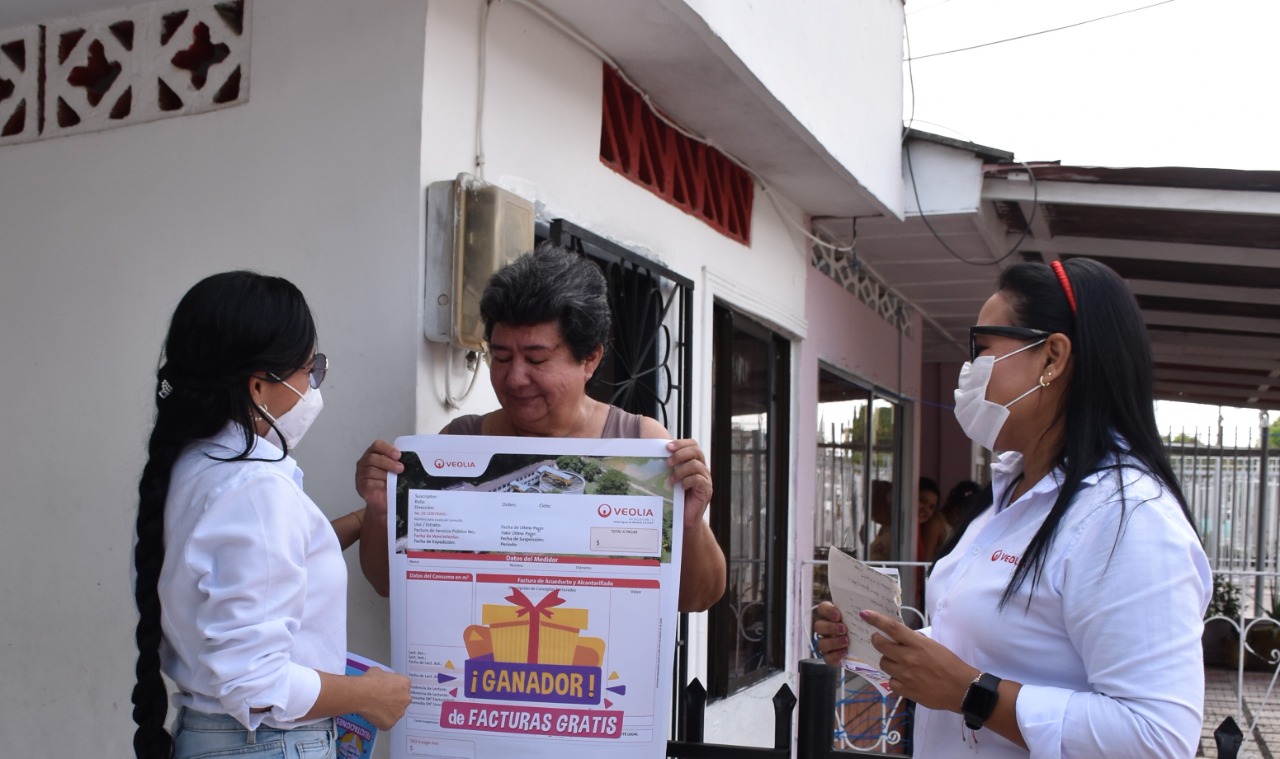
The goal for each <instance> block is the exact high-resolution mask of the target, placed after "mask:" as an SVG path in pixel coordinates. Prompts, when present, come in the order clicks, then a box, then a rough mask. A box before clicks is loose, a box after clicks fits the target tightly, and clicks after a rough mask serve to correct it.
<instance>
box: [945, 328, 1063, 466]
mask: <svg viewBox="0 0 1280 759" xmlns="http://www.w3.org/2000/svg"><path fill="white" fill-rule="evenodd" d="M1042 343H1044V340H1039V341H1037V342H1034V343H1031V344H1030V345H1024V346H1022V347H1021V348H1019V349H1017V350H1016V351H1014V352H1013V353H1006V354H1004V355H1003V356H1001V357H1000V358H993V357H991V356H979V357H978V358H976V359H974V360H973V361H966V362H964V366H962V367H961V368H960V379H959V380H958V381H957V382H956V385H957V387H956V391H955V399H956V421H957V422H959V423H960V429H962V430H964V434H965V435H968V436H969V439H970V440H972V441H973V442H975V443H977V444H978V445H980V446H982V447H983V448H986V449H987V450H988V451H994V450H995V446H996V437H997V436H998V435H999V434H1000V428H1001V427H1003V426H1004V421H1005V420H1006V419H1008V418H1009V407H1010V406H1012V405H1013V404H1015V403H1017V402H1018V401H1020V400H1022V399H1023V398H1026V397H1027V396H1028V395H1031V394H1032V393H1034V392H1035V391H1037V390H1039V389H1040V387H1041V386H1040V385H1039V384H1037V385H1036V386H1035V387H1033V388H1031V389H1030V390H1028V391H1027V392H1025V393H1023V394H1022V395H1019V396H1018V397H1017V398H1014V399H1013V400H1011V401H1009V402H1008V403H1006V404H1005V405H1003V406H1001V405H1000V404H999V403H993V402H991V401H989V400H987V383H989V382H990V381H991V370H992V369H994V368H995V364H996V362H997V361H1003V360H1004V359H1006V358H1008V357H1010V356H1015V355H1017V354H1019V353H1021V352H1023V351H1025V350H1030V349H1032V348H1034V347H1036V346H1037V345H1040V344H1042Z"/></svg>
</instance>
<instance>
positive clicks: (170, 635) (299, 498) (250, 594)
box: [133, 271, 409, 759]
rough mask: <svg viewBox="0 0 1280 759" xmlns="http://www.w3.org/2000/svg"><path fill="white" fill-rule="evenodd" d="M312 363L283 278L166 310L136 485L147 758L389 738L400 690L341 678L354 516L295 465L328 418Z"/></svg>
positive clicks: (304, 321)
mask: <svg viewBox="0 0 1280 759" xmlns="http://www.w3.org/2000/svg"><path fill="white" fill-rule="evenodd" d="M315 349H316V330H315V324H314V322H313V321H312V318H311V311H310V310H309V309H308V307H307V303H306V301H305V300H304V299H303V297H302V293H301V292H299V291H298V289H297V288H296V287H294V286H293V285H292V284H291V283H289V282H288V281H286V280H284V279H280V278H278V277H266V276H262V275H260V274H255V273H253V272H246V271H236V272H228V273H225V274H216V275H214V276H211V277H208V278H207V279H204V280H202V281H201V282H199V283H197V284H196V285H195V286H194V287H192V288H191V290H190V291H188V292H187V294H186V295H185V296H183V298H182V300H181V302H179V303H178V307H177V309H176V310H175V311H174V314H173V320H172V322H171V323H170V326H169V333H168V336H167V337H166V339H165V345H164V355H163V361H162V364H161V366H160V369H159V370H158V372H157V376H156V416H155V427H154V428H153V430H152V432H151V439H150V442H149V444H148V460H147V464H146V467H145V468H144V469H143V472H142V478H141V481H140V482H139V484H138V495H139V503H138V521H137V545H136V546H135V549H134V568H135V571H136V573H137V580H136V587H135V591H134V592H135V597H136V600H137V605H138V613H139V620H138V628H137V642H138V664H137V678H138V681H137V685H136V686H135V688H134V690H133V704H134V710H133V718H134V721H135V722H137V724H138V728H137V731H136V732H135V734H134V750H135V752H136V754H137V756H138V757H139V759H142V758H144V757H145V759H157V758H160V757H164V758H168V757H174V759H194V758H196V757H206V756H213V755H217V756H226V755H230V754H232V753H234V754H235V755H236V756H238V757H257V756H263V757H265V756H283V755H284V754H283V753H282V751H283V750H284V748H285V747H288V748H289V754H290V756H293V755H295V750H296V751H297V752H301V753H303V754H305V755H308V756H310V755H313V754H312V753H307V752H315V753H314V755H315V756H333V752H334V750H335V746H334V740H335V737H336V736H335V731H334V720H333V717H335V716H338V715H344V714H348V713H351V712H357V713H359V714H361V715H363V716H366V717H367V718H368V719H369V720H370V721H371V722H373V723H374V724H376V725H378V726H379V727H390V726H391V725H392V724H394V723H395V722H396V721H397V720H399V719H400V717H401V715H403V714H404V711H405V709H406V707H407V706H408V705H409V681H408V678H405V677H403V676H401V675H396V674H392V673H390V672H386V671H385V670H381V669H377V668H371V669H370V670H369V671H368V672H367V673H365V674H364V675H361V676H359V677H350V676H346V675H344V674H342V673H343V672H344V671H345V668H346V620H347V614H346V599H347V571H346V563H345V562H344V560H343V558H342V549H343V547H345V546H346V545H350V543H351V542H352V541H354V540H355V539H356V537H357V534H358V527H357V526H356V524H355V523H357V522H358V520H359V515H355V516H353V515H347V516H346V517H343V518H341V519H339V520H336V521H335V522H334V523H332V524H331V523H330V522H329V521H328V520H327V519H326V518H325V516H324V515H323V514H322V513H321V511H320V509H319V508H318V507H317V506H316V504H315V503H314V502H313V501H312V500H311V499H310V498H308V497H307V495H306V493H304V492H303V491H302V472H301V471H300V470H299V469H298V465H297V463H296V462H295V461H294V460H293V458H291V457H290V456H289V451H290V450H291V449H292V448H293V447H294V446H296V445H297V444H298V441H299V440H301V438H302V436H303V433H305V432H306V431H307V429H308V427H309V426H310V425H311V422H312V421H314V420H315V418H316V416H317V415H318V414H319V413H320V409H321V407H322V405H323V402H322V401H321V397H320V384H321V382H323V381H324V377H325V371H326V370H327V368H328V361H327V360H326V359H325V357H324V355H323V354H320V353H316V351H315ZM162 671H163V672H164V674H166V675H168V677H169V678H170V679H171V680H172V681H173V683H174V684H175V685H176V686H177V693H176V694H175V697H174V702H175V703H176V704H178V705H179V706H180V708H179V710H178V716H177V718H176V719H175V720H174V726H173V734H172V735H170V733H169V732H168V731H166V730H165V716H166V712H167V708H168V701H169V694H168V693H167V692H166V687H165V683H164V680H163V679H162V677H161V672H162Z"/></svg>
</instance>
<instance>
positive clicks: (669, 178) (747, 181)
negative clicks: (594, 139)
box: [600, 64, 755, 245]
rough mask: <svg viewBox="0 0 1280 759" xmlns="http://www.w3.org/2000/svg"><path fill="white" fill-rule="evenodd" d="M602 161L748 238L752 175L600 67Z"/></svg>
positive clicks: (712, 223) (745, 241)
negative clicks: (664, 117) (676, 126)
mask: <svg viewBox="0 0 1280 759" xmlns="http://www.w3.org/2000/svg"><path fill="white" fill-rule="evenodd" d="M600 160H601V161H602V162H603V163H604V164H605V165H606V166H608V167H609V168H611V169H613V170H614V171H616V172H618V173H619V174H621V175H623V176H624V177H626V178H627V179H630V180H631V181H633V182H635V183H636V184H638V185H640V186H641V187H645V188H647V189H648V190H649V191H650V192H652V193H653V194H654V195H657V196H658V197H660V198H662V199H663V200H665V201H667V202H668V203H670V204H672V205H673V206H675V207H677V208H679V209H681V210H683V211H684V212H685V213H688V214H692V215H693V216H696V217H697V218H699V219H702V220H703V221H704V222H706V223H707V224H709V225H710V226H711V228H712V229H715V230H717V231H719V232H720V233H721V234H724V235H725V236H727V237H730V238H732V239H734V240H737V241H738V242H740V243H742V244H744V245H749V244H750V243H751V204H752V201H753V200H754V198H755V192H754V190H755V186H754V182H753V181H752V179H751V175H750V174H748V173H747V172H746V171H744V170H743V169H742V167H740V166H738V165H737V164H735V163H733V162H732V161H730V160H729V158H728V157H727V156H725V154H724V153H721V152H720V151H719V150H716V149H715V148H713V147H711V146H710V145H707V144H705V143H702V142H699V141H697V140H694V139H691V138H690V137H687V136H686V135H684V134H682V133H681V132H679V131H677V130H676V129H674V128H673V127H671V126H670V125H669V124H667V123H666V122H665V121H663V120H662V119H660V118H658V115H657V114H656V113H654V112H653V109H652V108H650V107H649V106H648V104H646V103H645V102H644V97H643V96H642V95H641V94H640V93H639V92H637V91H636V90H635V88H633V87H631V85H629V84H627V83H626V82H625V81H623V79H622V77H621V76H619V75H618V73H617V72H616V71H614V70H613V69H612V68H611V67H610V66H609V65H608V64H605V66H604V118H603V119H602V120H601V125H600Z"/></svg>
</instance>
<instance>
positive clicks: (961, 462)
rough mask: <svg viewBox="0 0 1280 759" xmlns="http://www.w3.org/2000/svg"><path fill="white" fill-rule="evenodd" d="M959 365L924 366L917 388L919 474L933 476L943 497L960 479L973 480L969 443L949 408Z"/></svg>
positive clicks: (952, 401)
mask: <svg viewBox="0 0 1280 759" xmlns="http://www.w3.org/2000/svg"><path fill="white" fill-rule="evenodd" d="M960 366H961V364H960V363H955V362H949V363H932V364H925V365H924V366H923V367H922V369H921V389H920V405H919V408H920V459H919V461H920V475H921V476H922V477H932V478H933V479H934V480H936V481H937V482H938V487H940V488H941V489H942V497H943V498H946V497H947V493H948V492H949V491H950V490H951V488H952V487H954V486H955V484H956V483H957V482H959V481H961V480H969V479H973V468H972V466H971V463H970V449H971V447H972V446H971V444H970V442H969V438H967V437H965V434H964V432H963V431H962V430H961V429H960V425H959V424H957V423H956V417H955V414H953V413H952V411H951V409H952V406H953V405H954V400H953V395H952V392H953V391H954V390H955V387H956V378H957V377H959V376H960Z"/></svg>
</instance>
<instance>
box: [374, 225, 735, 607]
mask: <svg viewBox="0 0 1280 759" xmlns="http://www.w3.org/2000/svg"><path fill="white" fill-rule="evenodd" d="M480 315H481V317H482V318H483V319H484V325H485V340H486V342H487V343H488V359H489V363H490V369H489V380H490V382H491V383H492V384H493V390H494V393H496V394H497V396H498V403H499V405H500V408H498V409H497V410H495V411H491V412H489V413H488V414H484V415H475V414H472V415H468V416H463V417H459V418H458V419H455V420H453V421H452V422H450V423H449V424H447V425H445V427H444V429H442V430H441V431H440V432H441V434H446V435H448V434H452V435H513V436H517V437H557V438H655V439H669V438H670V437H671V435H670V434H669V433H668V432H667V430H666V428H665V427H663V426H662V423H661V422H659V421H658V420H656V419H653V418H651V417H647V416H641V415H638V414H631V413H628V412H626V411H624V410H622V409H620V408H618V407H617V406H611V405H609V404H607V403H601V402H600V401H597V400H595V399H594V398H591V397H590V396H589V395H587V382H588V381H589V380H590V379H591V376H592V375H593V374H594V373H595V371H596V367H598V366H599V365H600V359H601V358H603V356H604V350H605V342H606V341H607V340H608V339H609V327H610V323H611V316H610V314H609V299H608V287H607V284H606V283H605V279H604V275H603V274H602V273H601V272H600V268H599V267H598V266H596V265H595V264H594V263H592V262H591V261H590V260H588V259H586V258H585V257H583V256H579V255H577V254H574V253H570V252H568V251H566V250H563V249H561V248H558V247H556V246H554V245H551V244H550V243H543V244H542V245H540V246H538V248H537V249H536V250H535V251H533V252H531V253H527V254H525V255H523V256H521V257H520V258H518V259H516V260H515V261H513V262H512V263H511V264H509V265H507V266H505V267H503V268H502V269H500V270H499V271H498V272H496V273H495V274H494V275H493V277H492V278H490V280H489V284H488V286H487V287H486V288H485V291H484V294H483V295H482V296H481V299H480ZM667 450H669V451H670V452H671V457H670V458H669V459H668V460H667V463H668V465H669V466H670V467H671V468H672V478H671V479H672V482H673V483H680V485H681V486H682V487H684V489H685V501H684V509H685V510H684V553H683V556H682V559H681V567H680V598H679V608H680V610H681V611H702V610H704V609H707V608H709V607H710V606H711V605H712V604H713V603H715V602H716V601H717V600H719V599H720V597H721V596H722V595H724V587H725V560H724V553H723V552H722V551H721V550H720V546H719V545H718V544H717V543H716V539H715V535H714V534H713V533H712V532H711V527H710V525H708V524H707V523H706V521H704V519H703V516H704V515H705V514H706V511H707V507H708V505H709V504H710V502H711V493H712V485H711V470H710V469H709V468H708V467H707V463H706V457H705V456H704V455H703V452H702V448H701V447H700V446H699V445H698V443H697V441H695V440H688V439H686V440H675V441H673V442H671V443H668V444H667ZM399 458H400V451H399V450H397V449H396V448H395V447H393V446H392V445H390V444H389V443H387V442H385V441H382V440H378V441H375V442H374V443H373V444H372V445H370V446H369V448H368V450H366V451H365V453H364V455H363V456H361V457H360V460H359V461H358V462H357V463H356V491H357V492H359V493H360V497H361V498H363V499H364V501H365V503H366V504H367V505H368V507H369V508H368V515H369V516H368V518H367V519H366V520H365V523H364V531H363V533H362V540H361V544H360V565H361V568H362V570H363V571H364V574H365V577H367V578H368V579H369V582H370V583H371V584H372V585H373V587H374V588H375V589H376V590H377V591H378V592H379V593H381V594H382V595H384V596H385V595H387V594H388V593H389V592H390V578H389V576H388V556H387V548H386V546H387V472H388V471H394V472H395V473H396V474H399V473H401V472H403V471H404V467H403V465H401V464H400V462H399Z"/></svg>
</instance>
